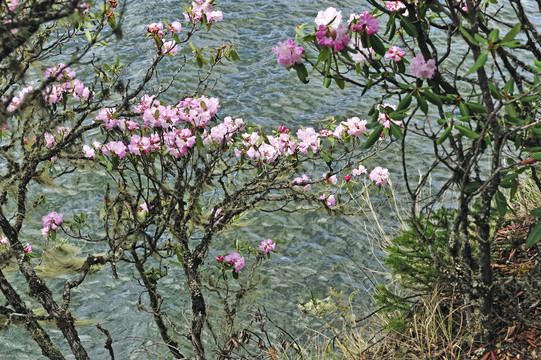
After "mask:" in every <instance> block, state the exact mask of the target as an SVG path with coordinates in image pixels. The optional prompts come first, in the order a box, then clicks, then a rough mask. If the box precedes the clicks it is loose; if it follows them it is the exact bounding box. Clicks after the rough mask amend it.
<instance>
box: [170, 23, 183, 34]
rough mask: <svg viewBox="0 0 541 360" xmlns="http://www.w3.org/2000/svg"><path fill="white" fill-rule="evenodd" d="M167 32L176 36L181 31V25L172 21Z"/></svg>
mask: <svg viewBox="0 0 541 360" xmlns="http://www.w3.org/2000/svg"><path fill="white" fill-rule="evenodd" d="M167 30H169V31H171V32H172V33H173V34H178V33H179V32H180V31H181V30H182V24H181V23H179V22H178V21H173V22H172V23H171V26H169V27H168V28H167Z"/></svg>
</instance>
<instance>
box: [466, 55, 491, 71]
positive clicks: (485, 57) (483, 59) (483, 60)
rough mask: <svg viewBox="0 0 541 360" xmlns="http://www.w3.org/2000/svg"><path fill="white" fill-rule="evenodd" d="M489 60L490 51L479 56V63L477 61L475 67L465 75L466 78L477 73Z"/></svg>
mask: <svg viewBox="0 0 541 360" xmlns="http://www.w3.org/2000/svg"><path fill="white" fill-rule="evenodd" d="M487 60H488V51H487V52H485V53H482V54H481V55H479V57H478V58H477V61H475V64H473V67H472V68H471V69H470V70H469V71H468V72H467V73H465V74H464V76H468V75H470V74H471V73H473V72H474V71H477V69H479V68H480V67H481V66H484V65H485V63H486V62H487Z"/></svg>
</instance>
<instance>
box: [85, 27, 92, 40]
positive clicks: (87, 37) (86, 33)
mask: <svg viewBox="0 0 541 360" xmlns="http://www.w3.org/2000/svg"><path fill="white" fill-rule="evenodd" d="M85 36H86V39H87V40H88V42H92V35H90V31H88V30H87V29H85Z"/></svg>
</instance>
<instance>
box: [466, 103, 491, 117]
mask: <svg viewBox="0 0 541 360" xmlns="http://www.w3.org/2000/svg"><path fill="white" fill-rule="evenodd" d="M466 106H467V107H468V109H470V110H471V111H472V112H474V113H479V114H486V113H487V109H486V107H484V106H483V105H482V104H477V103H472V102H466Z"/></svg>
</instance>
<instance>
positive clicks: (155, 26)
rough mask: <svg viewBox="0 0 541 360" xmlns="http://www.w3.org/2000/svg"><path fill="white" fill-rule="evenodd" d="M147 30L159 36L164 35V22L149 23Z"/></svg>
mask: <svg viewBox="0 0 541 360" xmlns="http://www.w3.org/2000/svg"><path fill="white" fill-rule="evenodd" d="M147 31H148V32H149V33H152V34H156V35H159V36H162V35H163V24H162V23H152V24H149V25H147Z"/></svg>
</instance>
